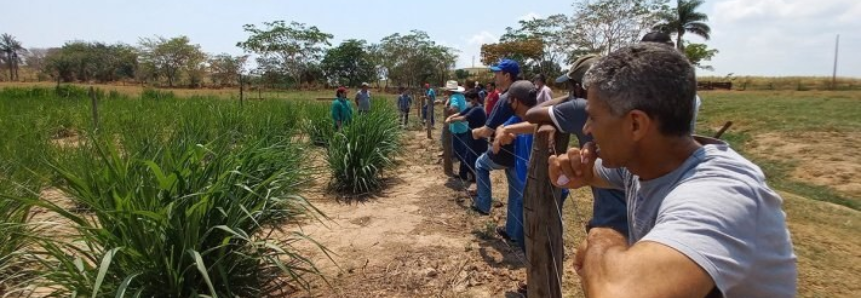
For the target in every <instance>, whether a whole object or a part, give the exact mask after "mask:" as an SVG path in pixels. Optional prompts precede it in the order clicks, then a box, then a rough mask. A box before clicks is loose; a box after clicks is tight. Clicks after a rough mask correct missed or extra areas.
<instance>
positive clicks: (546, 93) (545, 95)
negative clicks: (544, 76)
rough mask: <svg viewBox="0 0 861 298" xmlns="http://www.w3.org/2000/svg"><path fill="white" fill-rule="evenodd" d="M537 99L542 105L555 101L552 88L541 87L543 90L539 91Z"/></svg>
mask: <svg viewBox="0 0 861 298" xmlns="http://www.w3.org/2000/svg"><path fill="white" fill-rule="evenodd" d="M536 99H537V100H538V104H541V103H543V102H545V101H550V100H551V99H553V90H550V87H547V85H544V87H541V90H538V96H537V97H536Z"/></svg>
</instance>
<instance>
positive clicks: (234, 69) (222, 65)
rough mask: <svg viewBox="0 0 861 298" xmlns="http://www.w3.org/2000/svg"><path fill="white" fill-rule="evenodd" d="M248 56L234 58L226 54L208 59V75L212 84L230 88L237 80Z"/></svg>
mask: <svg viewBox="0 0 861 298" xmlns="http://www.w3.org/2000/svg"><path fill="white" fill-rule="evenodd" d="M247 60H248V56H238V57H234V56H231V55H230V54H227V53H222V54H218V55H215V56H212V57H210V58H209V75H210V77H209V78H210V80H212V84H213V85H216V86H221V87H224V86H231V85H233V82H236V81H237V80H238V78H239V74H241V73H242V68H243V67H245V62H246V61H247Z"/></svg>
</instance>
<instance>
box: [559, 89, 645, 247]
mask: <svg viewBox="0 0 861 298" xmlns="http://www.w3.org/2000/svg"><path fill="white" fill-rule="evenodd" d="M548 114H549V116H550V119H551V120H552V121H553V124H555V125H556V127H558V128H559V130H560V131H561V132H564V133H569V134H573V135H574V136H576V137H577V140H578V141H579V142H580V146H583V145H584V144H586V143H588V142H591V141H592V136H591V135H587V134H584V133H583V126H584V125H586V120H587V119H588V118H589V114H587V113H586V100H585V99H583V98H574V97H571V98H569V99H568V101H565V102H563V103H560V104H557V105H555V106H552V107H551V108H550V109H548ZM592 195H593V196H594V198H595V200H593V201H592V202H593V205H592V211H593V212H592V213H593V214H592V215H593V216H592V220H591V221H590V225H592V226H597V227H609V228H613V229H615V230H617V231H619V232H621V233H623V234H627V233H628V218H627V214H626V209H625V193H624V192H622V191H620V190H616V189H601V188H592Z"/></svg>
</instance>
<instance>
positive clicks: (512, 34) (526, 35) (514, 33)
mask: <svg viewBox="0 0 861 298" xmlns="http://www.w3.org/2000/svg"><path fill="white" fill-rule="evenodd" d="M569 22H570V20H569V19H568V17H566V16H565V15H562V14H556V15H552V16H549V17H547V18H535V19H532V20H521V21H520V22H519V24H520V28H518V29H517V30H514V29H512V28H511V27H508V28H506V33H505V34H503V35H502V36H501V37H500V38H499V41H500V42H510V41H524V40H532V39H539V40H541V42H542V45H543V52H542V54H541V55H540V56H538V57H537V58H536V59H535V60H532V61H529V64H527V65H524V67H526V68H529V69H530V70H531V71H530V72H533V73H543V74H544V75H546V76H548V77H555V76H557V75H559V74H560V73H556V72H554V70H555V69H556V68H559V67H558V64H560V63H563V62H565V61H566V60H567V58H568V55H569V50H568V48H569V45H568V44H567V43H566V42H565V39H564V35H565V28H566V26H567V24H568V23H569ZM554 65H555V66H556V67H554Z"/></svg>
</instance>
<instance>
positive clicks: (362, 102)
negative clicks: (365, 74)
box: [356, 83, 371, 114]
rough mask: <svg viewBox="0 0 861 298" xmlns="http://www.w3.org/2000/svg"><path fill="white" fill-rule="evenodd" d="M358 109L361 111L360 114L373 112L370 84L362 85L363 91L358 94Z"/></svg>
mask: <svg viewBox="0 0 861 298" xmlns="http://www.w3.org/2000/svg"><path fill="white" fill-rule="evenodd" d="M356 107H358V109H359V114H366V113H368V112H370V111H371V91H368V83H362V90H359V92H356Z"/></svg>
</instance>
